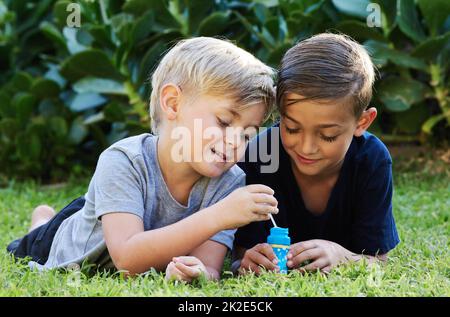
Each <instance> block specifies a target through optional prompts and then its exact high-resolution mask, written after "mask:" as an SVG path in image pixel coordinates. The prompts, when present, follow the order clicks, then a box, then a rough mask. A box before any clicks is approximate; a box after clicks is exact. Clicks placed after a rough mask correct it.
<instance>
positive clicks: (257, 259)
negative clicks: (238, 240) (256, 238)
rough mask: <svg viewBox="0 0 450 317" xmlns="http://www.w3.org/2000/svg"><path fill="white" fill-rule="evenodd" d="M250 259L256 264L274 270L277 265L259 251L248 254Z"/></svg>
mask: <svg viewBox="0 0 450 317" xmlns="http://www.w3.org/2000/svg"><path fill="white" fill-rule="evenodd" d="M249 257H250V260H251V261H252V262H254V263H255V264H256V265H258V266H263V267H265V268H266V269H267V270H276V269H277V268H278V266H277V265H276V264H275V263H273V262H272V261H271V260H269V259H268V258H267V257H266V256H265V255H263V254H261V253H259V252H251V253H250V254H249Z"/></svg>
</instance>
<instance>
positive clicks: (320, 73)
mask: <svg viewBox="0 0 450 317" xmlns="http://www.w3.org/2000/svg"><path fill="white" fill-rule="evenodd" d="M374 80H375V71H374V66H373V64H372V61H371V60H370V57H369V55H368V53H367V51H366V50H365V49H364V47H363V46H361V45H360V44H358V43H357V42H355V41H354V40H352V39H351V38H350V37H348V36H346V35H341V34H332V33H322V34H318V35H315V36H313V37H310V38H308V39H306V40H303V41H301V42H299V43H298V44H296V45H295V46H294V47H292V48H290V49H289V50H288V51H287V52H286V54H285V55H284V57H283V59H282V61H281V66H280V68H279V71H278V83H277V105H278V108H279V110H280V113H281V114H283V113H284V110H285V107H286V106H288V105H285V104H284V102H283V97H284V96H285V94H287V93H295V94H298V95H301V96H303V97H304V99H301V100H324V101H325V100H333V99H334V100H336V99H341V100H342V99H347V98H348V100H349V101H350V102H351V104H352V106H353V113H354V115H355V116H356V117H357V118H359V116H360V115H361V114H362V112H363V111H364V110H365V109H366V108H367V106H368V105H369V103H370V99H371V98H372V85H373V82H374ZM301 100H298V101H301Z"/></svg>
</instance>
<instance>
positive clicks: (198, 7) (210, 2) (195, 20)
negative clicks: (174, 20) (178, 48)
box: [186, 0, 215, 34]
mask: <svg viewBox="0 0 450 317" xmlns="http://www.w3.org/2000/svg"><path fill="white" fill-rule="evenodd" d="M186 3H187V10H188V30H187V31H188V33H189V34H194V33H195V31H196V30H197V29H198V27H199V25H200V23H201V22H202V20H203V19H204V18H205V17H207V16H208V15H209V14H211V13H212V12H214V3H215V1H214V0H189V1H186Z"/></svg>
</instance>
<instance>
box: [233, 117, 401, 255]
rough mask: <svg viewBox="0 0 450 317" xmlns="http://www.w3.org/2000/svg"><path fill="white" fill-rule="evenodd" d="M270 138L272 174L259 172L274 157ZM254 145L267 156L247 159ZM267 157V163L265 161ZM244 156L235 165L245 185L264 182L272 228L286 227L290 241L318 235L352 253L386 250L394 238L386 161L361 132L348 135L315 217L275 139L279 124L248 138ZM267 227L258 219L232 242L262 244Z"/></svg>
mask: <svg viewBox="0 0 450 317" xmlns="http://www.w3.org/2000/svg"><path fill="white" fill-rule="evenodd" d="M274 129H278V130H276V131H275V130H274ZM274 140H275V141H274ZM275 142H276V143H278V146H275V147H274V150H276V149H278V156H279V167H278V169H277V170H276V171H275V172H273V173H261V167H263V166H266V167H267V166H269V165H270V164H273V160H274V159H275V160H276V159H277V158H276V155H273V154H276V153H275V152H274V153H272V152H271V145H272V143H274V144H276V143H275ZM257 144H259V147H260V148H261V146H263V151H264V152H263V153H266V154H268V155H266V156H264V157H263V158H262V159H261V158H260V157H259V155H258V159H257V161H256V162H255V158H254V157H253V162H252V161H250V160H249V159H250V158H252V155H250V156H249V151H250V149H254V148H255V146H257ZM264 148H265V149H264ZM268 157H270V158H271V159H272V162H267V160H268ZM244 158H245V160H244V159H243V160H241V161H240V162H238V165H239V167H241V168H242V169H243V170H244V172H245V173H246V175H247V176H246V184H247V185H250V184H264V185H267V186H269V187H271V188H272V189H273V190H274V191H275V197H276V199H277V200H278V209H279V213H278V214H276V215H274V219H275V221H276V223H277V225H278V226H280V227H287V228H289V236H290V237H291V243H292V244H294V243H297V242H300V241H305V240H310V239H323V240H329V241H334V242H336V243H338V244H340V245H341V246H343V247H344V248H346V249H348V250H350V251H352V252H355V253H358V254H366V255H375V254H385V253H387V252H388V251H389V250H391V249H393V248H394V247H395V246H396V245H397V244H398V243H399V242H400V240H399V237H398V234H397V229H396V226H395V221H394V217H393V214H392V160H391V157H390V155H389V152H388V150H387V148H386V147H385V145H384V144H383V143H382V142H381V141H380V140H379V139H378V138H377V137H375V136H374V135H372V134H370V133H368V132H366V133H364V135H362V136H361V137H353V140H352V142H351V145H350V147H349V149H348V151H347V153H346V155H345V159H344V163H343V165H342V167H341V171H340V174H339V177H338V180H337V182H336V184H335V186H334V188H333V189H332V192H331V194H330V197H329V200H328V203H327V207H326V209H325V211H324V212H323V213H322V214H320V215H314V214H312V213H311V212H309V211H308V210H307V209H306V207H305V205H304V202H303V199H302V195H301V191H300V188H299V187H298V186H297V182H296V180H295V176H294V174H293V172H292V167H291V164H290V158H289V155H288V154H287V153H286V151H285V150H284V148H283V145H282V143H281V139H280V133H279V123H277V124H275V125H274V126H272V127H271V128H268V129H267V130H265V131H264V132H262V133H260V134H259V135H258V136H257V137H256V138H255V139H253V140H252V141H251V142H250V145H249V146H248V148H247V151H246V155H245V157H244ZM271 227H272V223H271V221H262V222H253V223H250V224H249V225H247V226H244V227H242V228H240V229H238V231H237V233H236V235H235V246H240V247H244V248H246V249H250V248H252V247H253V246H255V245H256V244H258V243H263V242H266V239H267V236H268V235H269V230H270V228H271Z"/></svg>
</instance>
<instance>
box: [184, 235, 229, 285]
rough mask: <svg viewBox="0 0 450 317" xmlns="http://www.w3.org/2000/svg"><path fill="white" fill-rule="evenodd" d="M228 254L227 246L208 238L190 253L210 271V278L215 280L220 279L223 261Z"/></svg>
mask: <svg viewBox="0 0 450 317" xmlns="http://www.w3.org/2000/svg"><path fill="white" fill-rule="evenodd" d="M226 254H227V247H226V246H225V245H223V244H221V243H219V242H216V241H212V240H208V241H206V242H204V243H203V244H202V245H200V246H199V247H198V248H196V249H195V250H193V251H192V252H191V253H190V255H191V256H195V257H196V258H198V259H199V260H200V261H202V263H203V265H204V266H205V267H206V270H207V271H208V273H209V278H211V279H214V280H219V279H220V272H221V271H222V267H223V262H224V259H225V256H226Z"/></svg>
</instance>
